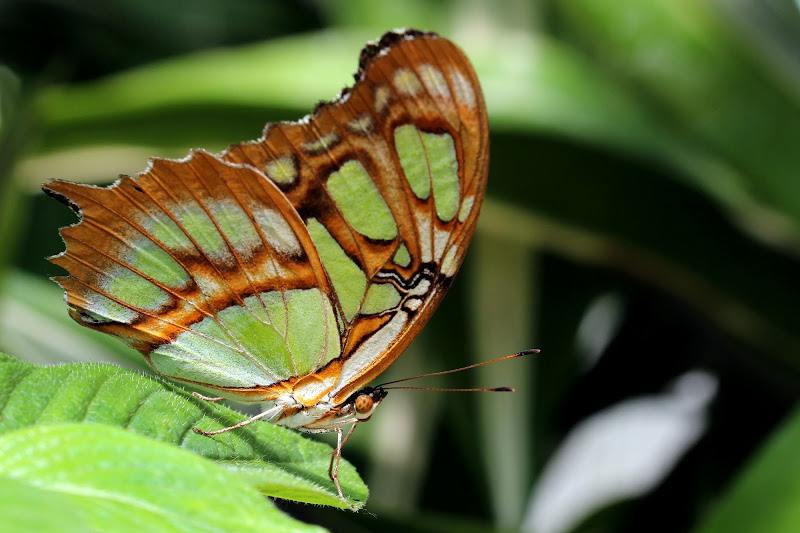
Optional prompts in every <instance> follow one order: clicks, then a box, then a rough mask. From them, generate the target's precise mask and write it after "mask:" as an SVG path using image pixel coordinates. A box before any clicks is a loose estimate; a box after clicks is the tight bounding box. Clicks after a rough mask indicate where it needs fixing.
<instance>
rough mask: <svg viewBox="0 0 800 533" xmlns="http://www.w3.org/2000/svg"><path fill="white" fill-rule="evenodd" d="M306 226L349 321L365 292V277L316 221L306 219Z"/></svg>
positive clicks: (356, 310)
mask: <svg viewBox="0 0 800 533" xmlns="http://www.w3.org/2000/svg"><path fill="white" fill-rule="evenodd" d="M307 227H308V233H309V235H311V240H312V241H314V247H315V248H316V249H317V253H319V257H320V259H321V260H322V264H323V266H325V270H326V271H327V272H328V276H329V277H330V279H331V283H333V290H334V291H335V292H336V297H337V298H338V299H339V303H340V304H341V306H342V311H343V312H344V316H345V320H346V321H347V322H350V321H351V320H352V319H353V317H354V316H355V315H356V313H357V312H358V308H359V306H360V305H361V298H363V297H364V291H365V290H366V289H367V276H366V275H365V274H364V272H363V271H362V270H361V269H360V268H359V267H358V265H356V264H355V263H354V262H353V260H352V259H350V258H349V257H348V256H347V254H346V253H345V252H344V250H343V249H342V247H341V246H339V243H338V242H336V240H335V239H334V238H333V237H332V236H331V234H330V233H328V230H327V229H325V226H323V225H322V224H320V223H319V221H317V220H316V219H314V218H310V219H308V223H307Z"/></svg>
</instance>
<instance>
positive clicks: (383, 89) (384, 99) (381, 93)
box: [375, 85, 392, 113]
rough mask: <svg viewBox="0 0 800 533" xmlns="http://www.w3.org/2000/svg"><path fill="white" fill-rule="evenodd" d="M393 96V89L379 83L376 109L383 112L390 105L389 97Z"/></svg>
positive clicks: (376, 90) (376, 92)
mask: <svg viewBox="0 0 800 533" xmlns="http://www.w3.org/2000/svg"><path fill="white" fill-rule="evenodd" d="M391 96H392V91H391V90H389V88H388V87H387V86H385V85H379V86H378V87H376V88H375V111H377V112H378V113H383V112H384V111H386V108H387V107H389V98H391Z"/></svg>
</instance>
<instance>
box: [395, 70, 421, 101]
mask: <svg viewBox="0 0 800 533" xmlns="http://www.w3.org/2000/svg"><path fill="white" fill-rule="evenodd" d="M392 81H393V82H394V86H395V88H396V89H397V92H399V93H400V94H405V95H406V96H414V95H415V94H417V93H418V92H420V91H421V90H422V84H421V83H420V82H419V78H417V75H416V74H414V73H413V72H411V71H410V70H408V69H407V68H399V69H397V70H396V71H395V73H394V77H393V78H392Z"/></svg>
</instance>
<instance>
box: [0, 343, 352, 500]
mask: <svg viewBox="0 0 800 533" xmlns="http://www.w3.org/2000/svg"><path fill="white" fill-rule="evenodd" d="M0 415H2V419H0V434H2V433H6V432H9V431H13V430H16V429H19V428H23V427H26V426H31V425H37V424H42V423H56V422H95V423H101V424H109V425H116V426H120V427H123V428H126V429H128V430H130V431H133V432H135V433H140V434H142V435H146V436H148V437H151V438H154V439H156V440H160V441H164V442H167V443H171V444H175V445H178V446H181V447H183V448H186V449H188V450H191V451H194V452H196V453H198V454H200V455H203V456H205V457H208V458H210V459H213V460H214V461H215V462H216V463H217V464H219V465H220V466H223V467H224V468H226V469H228V470H231V471H234V472H237V473H240V474H241V477H243V478H244V479H246V480H247V481H248V482H249V483H250V484H252V485H254V486H256V487H257V488H258V489H259V490H260V491H261V492H263V493H265V494H268V495H270V496H275V497H279V498H287V499H294V500H299V501H304V502H308V503H317V504H324V505H333V506H336V507H346V506H345V504H344V503H343V502H342V501H341V500H340V499H339V497H338V495H337V493H336V488H335V487H334V485H333V483H332V482H331V481H330V479H329V478H328V465H329V464H330V457H331V455H330V454H331V449H330V447H329V446H327V445H325V444H322V443H319V442H316V441H313V440H310V439H306V438H304V437H302V436H301V435H299V434H298V433H295V432H294V431H291V430H288V429H285V428H280V427H278V426H275V425H273V424H269V423H265V422H260V423H254V424H250V425H249V426H246V427H244V428H240V429H237V430H236V431H229V432H227V433H224V434H221V435H217V436H214V437H213V438H210V437H206V436H203V435H199V434H197V433H195V432H194V431H192V428H194V427H200V428H201V429H205V430H209V429H221V428H223V427H228V426H231V425H233V424H236V423H238V422H241V421H242V420H244V417H243V416H242V415H241V414H240V413H237V412H235V411H232V410H231V409H229V408H227V407H225V406H222V405H217V404H212V403H210V402H205V401H203V400H198V399H197V398H195V397H193V396H192V395H190V394H189V393H187V392H185V391H184V390H182V389H180V388H178V387H176V386H174V385H171V384H169V383H166V382H164V381H161V380H157V379H153V378H150V377H147V376H143V375H140V374H137V373H135V372H131V371H130V370H126V369H123V368H119V367H115V366H111V365H103V364H75V365H62V366H52V367H36V366H34V365H31V364H29V363H25V362H22V361H19V360H16V359H13V358H11V357H9V356H6V355H2V354H0ZM339 479H340V482H341V484H342V490H343V491H344V492H345V494H346V495H348V496H350V497H351V498H352V499H351V503H352V504H353V505H359V504H361V505H363V502H364V501H366V498H367V489H366V486H365V485H364V484H363V482H362V481H361V479H360V478H359V477H358V474H357V473H356V471H355V469H354V468H353V467H352V465H350V464H349V463H347V462H346V461H344V460H342V463H341V468H340V471H339Z"/></svg>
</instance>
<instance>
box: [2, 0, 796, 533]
mask: <svg viewBox="0 0 800 533" xmlns="http://www.w3.org/2000/svg"><path fill="white" fill-rule="evenodd" d="M402 26H413V27H419V28H421V29H426V30H427V29H430V30H435V31H437V32H439V33H441V34H442V35H444V36H446V37H448V38H450V39H452V40H454V41H455V42H457V43H458V44H459V45H460V46H462V47H463V48H464V50H465V51H466V52H467V54H468V55H469V56H470V58H471V59H472V60H473V62H474V64H475V66H476V69H477V72H478V75H479V77H480V79H481V82H482V85H483V87H484V91H485V96H486V100H487V106H488V109H489V113H490V123H491V127H492V139H491V144H492V156H491V169H490V179H489V189H488V194H487V202H486V204H485V206H484V209H483V213H482V216H481V221H480V223H479V228H478V233H477V235H476V238H475V242H474V244H473V247H472V250H471V252H470V255H469V257H468V258H467V262H466V264H465V267H464V269H462V273H461V274H460V275H459V277H458V281H457V282H456V283H455V284H454V286H453V287H452V289H451V290H450V294H449V295H448V297H447V298H446V299H445V301H444V303H443V304H442V305H441V307H440V309H439V311H437V313H436V314H435V316H434V318H433V319H432V320H431V322H430V324H429V325H428V326H427V327H426V329H425V331H424V332H423V333H422V335H421V337H420V339H419V340H418V341H416V342H415V343H414V345H412V347H411V348H410V349H409V350H408V353H406V354H405V355H404V356H403V357H402V358H401V359H400V360H399V361H398V362H397V363H396V364H395V365H394V366H393V368H392V369H390V371H389V372H388V373H387V374H389V376H388V377H387V379H391V378H393V377H404V376H407V375H411V374H414V373H418V372H424V371H433V370H439V369H444V368H449V367H453V366H456V365H463V364H468V363H471V362H475V361H478V360H485V359H488V358H490V357H492V356H499V355H503V354H505V353H509V352H513V351H517V350H519V349H522V348H527V347H531V346H536V347H539V348H541V349H542V350H543V352H542V354H541V355H540V356H538V357H537V358H536V359H531V360H527V361H525V360H522V361H514V362H510V363H508V364H505V365H497V366H496V367H485V368H484V369H482V371H480V372H475V373H472V374H468V375H454V376H448V377H449V378H450V379H448V380H441V381H440V382H438V384H439V385H443V386H466V385H470V386H477V385H480V386H496V385H510V386H514V387H515V388H516V389H517V392H516V393H515V394H512V395H497V396H502V397H501V398H497V397H489V398H487V397H485V396H482V395H473V396H467V397H465V396H463V395H458V394H445V393H418V394H414V393H413V392H405V393H404V392H402V391H397V392H393V393H392V395H391V397H390V398H388V399H387V401H386V402H384V404H383V405H382V407H381V409H380V410H379V412H378V413H377V414H376V416H375V417H373V420H372V421H371V422H370V424H365V425H362V426H361V427H359V430H358V431H357V432H356V433H355V434H354V437H353V439H352V442H351V443H349V444H348V447H347V448H345V457H347V458H348V459H351V460H352V462H353V463H354V464H356V465H357V466H358V467H359V471H360V472H361V474H362V475H363V476H364V478H365V479H366V481H367V484H368V485H369V487H370V492H371V494H372V499H371V500H370V503H369V504H368V506H367V509H368V510H369V511H371V512H372V513H375V514H376V515H377V518H373V517H372V516H364V515H363V514H361V515H351V514H345V513H342V512H341V511H338V510H332V509H331V510H324V509H319V508H315V507H310V506H300V505H296V506H295V505H290V504H285V505H284V504H282V505H281V508H282V509H284V510H285V511H287V512H288V513H290V514H292V515H293V516H295V517H298V518H300V519H301V520H303V521H306V522H310V523H315V524H320V525H323V526H325V527H327V528H329V529H330V530H333V531H369V530H381V531H393V530H401V529H402V530H403V531H499V530H509V531H512V530H520V529H524V530H527V531H532V530H533V529H531V528H532V527H533V526H532V525H531V524H533V523H534V522H535V520H533V519H532V518H531V512H532V511H531V508H532V502H533V496H534V495H537V494H538V495H541V494H542V493H541V492H537V491H546V490H547V487H548V485H546V484H544V483H543V482H542V480H543V479H544V474H545V473H546V472H548V471H549V470H548V469H549V467H550V465H552V464H553V458H554V457H556V456H557V455H558V454H559V453H560V452H561V451H563V450H564V445H565V443H566V442H567V441H568V439H569V437H570V435H574V434H575V430H576V428H579V427H581V424H582V422H585V421H587V420H591V419H592V417H593V416H594V415H598V414H601V413H605V412H608V411H610V410H612V409H613V408H614V407H615V406H622V405H626V404H628V403H630V402H634V401H636V400H637V399H642V398H654V397H656V395H659V394H661V393H663V392H664V391H665V390H668V389H669V386H670V385H669V384H670V383H673V382H674V381H675V379H676V378H677V377H679V376H683V375H686V374H687V372H690V371H698V370H699V371H702V372H703V373H704V374H705V375H707V376H710V377H711V378H713V380H714V382H715V383H716V389H715V393H714V395H713V398H711V399H710V403H709V405H708V406H707V407H706V408H704V409H703V410H702V414H701V415H698V418H697V419H698V420H700V421H701V430H700V433H699V434H698V437H697V439H696V440H695V441H692V442H691V445H690V446H688V447H687V448H686V449H685V450H683V451H682V452H681V453H680V454H679V455H678V456H677V457H676V458H675V459H674V461H673V462H672V463H671V464H670V467H669V469H668V470H667V471H665V472H664V473H663V474H662V475H661V476H660V477H659V478H658V479H657V481H656V482H655V483H653V484H652V486H649V487H648V488H647V489H646V490H641V491H640V492H639V493H638V494H636V495H631V496H628V497H624V498H622V499H621V500H609V501H606V502H605V503H604V504H603V505H599V506H595V507H593V508H591V509H586V510H585V511H584V512H583V513H582V514H581V513H577V512H576V513H577V514H575V515H574V516H573V522H572V523H568V524H567V525H566V526H564V527H565V528H566V529H562V530H564V531H570V530H571V531H590V530H591V531H593V532H627V531H631V532H632V531H690V530H698V531H701V532H702V533H706V532H709V533H710V532H717V531H733V530H735V531H737V532H739V531H741V532H748V531H759V532H768V533H772V532H781V533H782V532H794V531H798V530H800V516H798V514H797V512H796V511H795V509H797V508H800V501H798V499H797V498H798V496H797V495H798V494H800V471H798V468H800V463H798V462H797V460H796V459H795V457H794V455H796V453H795V452H793V451H794V450H800V432H798V430H797V429H796V426H797V421H796V420H797V417H798V414H797V413H796V412H792V409H793V407H794V404H795V401H796V398H797V391H798V389H799V388H800V328H798V319H797V314H796V313H797V311H796V303H797V301H798V296H800V262H798V252H799V251H800V180H799V179H798V176H799V175H800V172H799V171H800V150H797V148H796V145H797V140H798V138H800V135H798V134H800V60H798V55H797V53H796V51H797V50H798V47H800V14H799V13H798V8H797V5H796V4H795V3H794V2H792V1H791V0H770V1H763V2H760V1H757V0H741V1H739V2H733V3H731V2H720V1H715V0H652V1H649V2H640V1H635V0H620V1H617V2H603V1H599V0H540V1H538V2H537V1H515V0H508V1H502V2H489V1H486V0H470V1H462V2H456V1H444V0H443V1H439V2H426V1H422V0H415V1H407V2H403V3H399V2H398V3H380V4H378V3H375V2H367V1H364V0H361V1H352V2H339V3H335V2H296V3H290V2H277V1H275V2H258V1H256V0H247V1H241V2H234V3H230V2H225V1H223V0H203V1H200V2H198V1H196V0H195V1H189V0H161V1H159V2H149V1H148V2H133V1H125V0H115V1H108V2H99V1H92V0H85V1H83V2H66V1H52V0H51V1H48V2H44V1H30V0H27V1H25V0H19V1H13V0H7V1H6V2H4V3H2V4H0V43H2V44H0V63H3V64H5V67H3V68H0V128H2V129H0V177H1V178H2V182H0V194H1V195H2V196H0V261H2V262H0V265H1V266H2V268H3V270H4V272H3V273H4V280H5V284H4V287H3V289H2V291H0V349H2V350H4V351H6V352H9V353H11V354H13V355H15V356H17V357H19V358H23V359H27V360H32V361H36V362H40V363H41V362H56V361H76V360H77V361H85V360H109V361H126V362H127V364H128V365H137V364H140V361H139V360H138V359H137V357H138V355H137V354H132V357H131V354H127V355H126V349H125V347H124V346H122V345H121V344H119V345H118V346H117V345H116V344H118V343H113V342H110V341H109V340H107V339H103V338H98V337H99V336H98V335H96V334H94V333H92V332H89V331H83V330H82V329H81V328H80V327H79V326H77V325H76V324H73V323H72V322H71V321H70V320H69V318H68V317H67V315H66V309H65V305H64V304H63V303H62V301H61V295H60V291H59V290H58V288H57V287H55V286H54V285H52V284H49V285H48V282H46V280H45V279H44V278H45V276H46V275H54V274H58V272H57V271H56V269H55V267H52V266H50V265H48V264H47V263H46V262H45V261H44V259H43V257H44V256H46V255H50V254H53V253H58V252H59V251H60V250H61V249H62V244H61V242H60V240H59V238H58V234H57V231H56V228H57V227H59V226H63V225H67V224H71V223H74V221H75V218H74V216H73V215H72V214H71V213H69V212H67V210H65V209H63V208H60V207H59V206H58V205H56V204H55V203H53V202H52V201H47V200H46V199H45V198H44V197H43V195H41V194H40V193H39V192H38V190H39V186H40V185H41V183H42V182H43V181H45V180H47V179H49V178H66V179H73V180H76V181H82V182H86V181H94V182H95V183H108V182H110V181H111V180H113V179H114V177H115V176H116V175H117V174H119V173H128V174H131V173H135V172H138V171H140V170H142V169H143V168H144V166H145V164H146V159H147V158H148V157H150V156H168V157H180V156H182V155H184V154H185V153H186V151H187V150H188V149H189V148H193V147H203V148H207V149H210V150H219V149H222V148H224V147H225V146H226V145H228V144H230V143H233V142H238V141H241V140H245V139H252V138H255V137H257V136H258V135H259V133H260V131H261V128H262V127H263V124H264V123H265V122H267V121H275V120H285V119H297V118H298V117H300V116H302V115H303V114H305V113H308V112H309V111H310V109H311V107H312V106H313V104H314V103H315V102H316V101H318V100H322V99H330V98H332V97H333V96H334V95H335V94H337V93H338V91H339V90H340V89H341V88H342V87H344V86H345V85H347V84H349V83H350V81H351V79H352V78H350V74H351V73H352V72H353V71H354V70H355V67H356V58H357V54H358V51H359V50H360V48H361V47H362V46H363V44H364V42H365V41H366V40H367V39H372V38H376V37H378V36H379V35H380V34H382V33H383V32H384V31H386V30H388V29H391V28H395V27H402ZM19 271H25V272H27V273H28V274H29V275H28V276H22V275H20V274H19V273H18V272H19ZM31 275H32V276H34V278H33V280H31ZM37 282H41V283H37ZM784 419H785V420H786V422H783V421H784ZM609 438H611V437H609ZM403 443H405V447H403V446H400V444H403ZM584 475H585V478H586V479H590V478H591V476H592V472H588V471H587V472H586V473H585V474H584ZM62 503H63V502H62ZM732 528H733V529H732ZM539 531H540V532H541V531H542V530H539ZM548 531H557V529H553V530H548Z"/></svg>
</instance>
